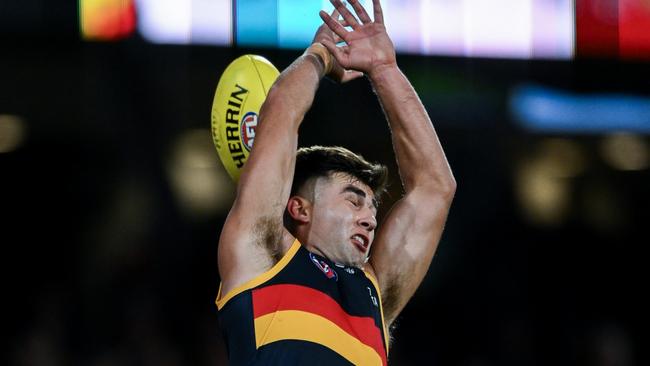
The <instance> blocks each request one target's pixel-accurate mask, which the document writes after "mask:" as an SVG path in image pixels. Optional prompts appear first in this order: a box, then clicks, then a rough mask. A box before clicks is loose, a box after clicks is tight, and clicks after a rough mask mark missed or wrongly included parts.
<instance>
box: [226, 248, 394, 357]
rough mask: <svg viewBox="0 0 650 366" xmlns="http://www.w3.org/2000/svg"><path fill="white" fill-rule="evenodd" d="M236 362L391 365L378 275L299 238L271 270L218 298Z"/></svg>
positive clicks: (231, 353) (229, 348) (229, 355)
mask: <svg viewBox="0 0 650 366" xmlns="http://www.w3.org/2000/svg"><path fill="white" fill-rule="evenodd" d="M216 303H217V308H218V309H219V314H218V315H219V324H220V328H221V330H222V331H223V333H224V338H225V341H226V346H227V348H228V357H229V360H230V365H232V366H239V365H269V366H272V365H283V366H288V365H309V366H317V365H327V366H337V365H372V366H375V365H384V366H385V365H386V364H387V354H388V343H387V333H386V329H385V325H384V319H383V314H382V308H381V295H380V293H379V287H378V286H377V282H376V281H375V279H374V278H372V277H371V275H369V274H366V273H365V272H364V271H363V270H361V269H358V268H356V267H348V266H343V265H340V264H335V263H332V262H330V261H329V260H328V259H326V258H324V257H322V256H319V255H317V254H314V253H311V252H309V251H308V250H307V249H305V248H304V247H303V246H302V245H300V242H298V240H295V241H294V242H293V244H292V245H291V248H290V249H289V250H288V251H287V253H286V254H285V255H284V257H283V258H282V259H281V260H280V261H279V262H278V263H277V264H275V265H274V266H273V267H272V268H271V269H270V270H268V271H267V272H265V273H263V274H261V275H259V276H257V277H256V278H254V279H252V280H250V281H248V282H247V283H245V284H243V285H241V286H239V287H237V288H235V289H233V290H232V291H230V292H229V293H228V294H226V295H224V296H223V297H222V294H221V287H220V288H219V294H218V295H217V301H216Z"/></svg>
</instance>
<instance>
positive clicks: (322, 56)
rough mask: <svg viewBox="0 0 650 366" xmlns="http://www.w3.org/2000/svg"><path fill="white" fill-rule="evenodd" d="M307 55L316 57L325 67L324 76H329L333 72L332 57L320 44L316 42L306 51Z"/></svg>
mask: <svg viewBox="0 0 650 366" xmlns="http://www.w3.org/2000/svg"><path fill="white" fill-rule="evenodd" d="M305 55H311V56H314V57H316V59H318V61H319V62H320V64H321V65H322V66H323V74H324V75H327V74H329V73H330V72H331V71H332V55H330V51H328V50H327V48H326V47H325V46H323V44H322V43H320V42H314V43H312V44H311V46H309V47H308V48H307V49H306V50H305Z"/></svg>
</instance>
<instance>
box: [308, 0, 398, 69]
mask: <svg viewBox="0 0 650 366" xmlns="http://www.w3.org/2000/svg"><path fill="white" fill-rule="evenodd" d="M330 2H331V3H332V4H333V5H334V7H335V12H336V11H338V13H340V14H341V15H342V16H343V23H342V22H341V21H339V20H337V19H336V18H338V16H336V17H334V15H335V13H332V15H329V14H327V13H326V12H324V11H322V10H321V11H320V13H319V15H320V17H321V19H323V21H324V22H325V25H327V27H328V28H329V30H330V31H331V32H333V34H334V35H336V36H338V37H340V39H341V40H343V41H344V42H345V44H346V45H345V46H342V47H337V46H336V43H337V42H336V41H335V39H334V38H333V37H332V38H331V39H330V38H323V39H321V40H320V41H319V42H321V43H322V44H323V45H324V46H325V47H327V49H328V50H329V51H330V53H331V54H332V55H333V56H334V58H335V59H336V61H337V63H338V65H340V66H341V67H343V69H346V70H357V71H360V72H363V73H365V74H368V75H372V74H373V73H375V72H377V71H378V70H380V69H382V68H383V67H386V66H395V65H396V64H397V61H396V59H395V47H394V46H393V42H392V41H391V39H390V37H388V33H387V32H386V27H385V26H384V15H383V12H382V10H381V5H380V4H379V0H373V1H372V3H373V9H374V16H375V20H374V21H373V20H372V19H370V16H369V15H368V13H366V10H365V9H364V8H363V6H361V4H359V0H348V2H349V3H350V4H351V5H352V7H353V9H354V12H355V13H356V15H357V17H358V19H357V17H355V16H354V15H353V14H352V13H351V12H350V11H349V10H348V9H347V8H346V7H345V5H344V4H343V3H342V2H341V0H330ZM346 25H347V26H350V27H352V30H351V31H348V30H347V29H345V27H344V26H346Z"/></svg>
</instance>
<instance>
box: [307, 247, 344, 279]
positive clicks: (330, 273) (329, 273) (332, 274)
mask: <svg viewBox="0 0 650 366" xmlns="http://www.w3.org/2000/svg"><path fill="white" fill-rule="evenodd" d="M309 258H310V259H311V262H312V263H314V265H315V266H316V267H318V269H320V270H321V272H323V273H325V276H326V277H327V278H329V279H330V280H331V279H334V281H338V279H339V276H338V275H337V274H336V271H335V270H334V269H333V268H331V267H330V266H329V265H328V264H327V263H325V262H324V261H322V260H320V259H318V258H316V256H315V255H314V254H313V253H309Z"/></svg>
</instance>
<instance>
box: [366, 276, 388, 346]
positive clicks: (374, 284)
mask: <svg viewBox="0 0 650 366" xmlns="http://www.w3.org/2000/svg"><path fill="white" fill-rule="evenodd" d="M363 274H364V275H366V278H368V279H369V280H370V282H372V285H373V286H375V291H377V295H379V311H380V312H381V324H382V326H383V327H382V328H383V329H382V330H383V331H384V342H385V346H386V356H388V329H387V328H386V320H385V319H384V305H383V304H382V303H381V290H380V289H379V283H378V282H377V279H376V278H375V277H374V276H373V275H372V274H371V273H370V272H369V271H366V270H365V269H364V270H363Z"/></svg>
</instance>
